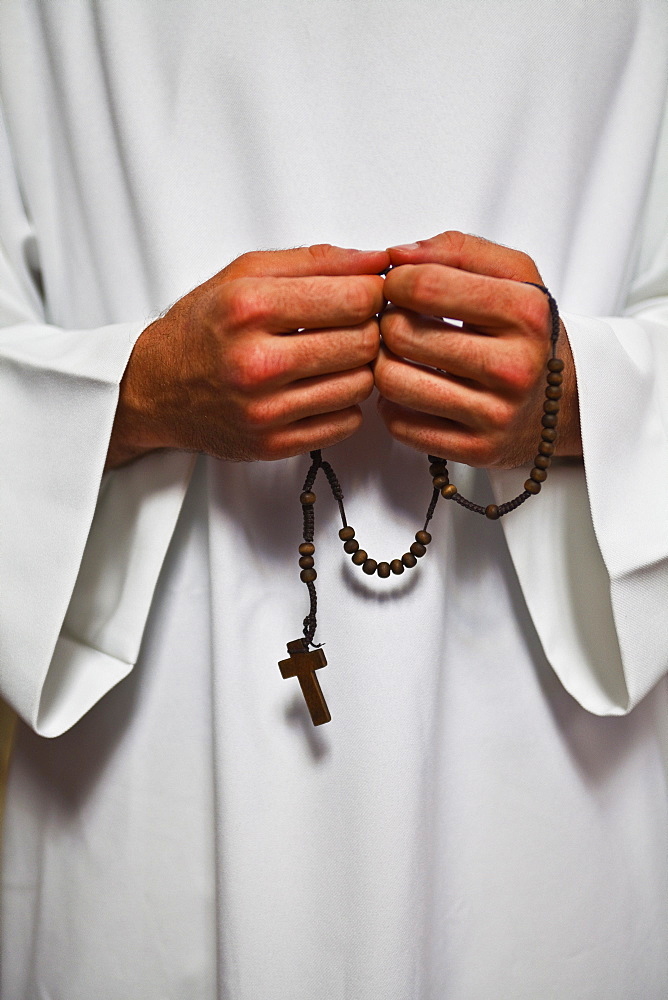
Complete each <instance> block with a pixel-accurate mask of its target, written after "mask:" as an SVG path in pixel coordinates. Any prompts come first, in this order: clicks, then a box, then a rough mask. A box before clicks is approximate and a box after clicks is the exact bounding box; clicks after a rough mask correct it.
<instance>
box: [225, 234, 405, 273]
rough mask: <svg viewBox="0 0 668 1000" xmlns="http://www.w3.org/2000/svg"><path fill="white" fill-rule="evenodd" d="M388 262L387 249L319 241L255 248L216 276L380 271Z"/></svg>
mask: <svg viewBox="0 0 668 1000" xmlns="http://www.w3.org/2000/svg"><path fill="white" fill-rule="evenodd" d="M389 264H390V255H389V253H388V252H387V250H348V249H345V248H343V247H335V246H331V245H330V244H329V243H318V244H315V245H314V246H310V247H295V248H293V249H290V250H255V251H252V252H250V253H245V254H242V255H241V257H237V258H236V260H233V261H232V263H231V264H229V265H228V266H227V267H226V268H224V270H223V271H221V272H220V274H219V275H217V277H224V278H225V279H229V278H239V277H276V278H278V277H306V276H308V275H336V274H341V275H343V274H379V273H380V272H381V271H384V270H385V269H386V268H387V267H388V266H389Z"/></svg>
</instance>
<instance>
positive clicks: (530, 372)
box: [496, 355, 539, 396]
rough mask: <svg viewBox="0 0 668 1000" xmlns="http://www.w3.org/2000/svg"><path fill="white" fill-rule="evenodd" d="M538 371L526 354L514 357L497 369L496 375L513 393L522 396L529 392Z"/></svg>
mask: <svg viewBox="0 0 668 1000" xmlns="http://www.w3.org/2000/svg"><path fill="white" fill-rule="evenodd" d="M538 373H539V369H538V368H537V366H536V365H534V364H533V363H532V362H531V359H530V358H528V357H527V356H526V355H521V356H519V357H514V358H513V359H512V360H509V361H508V362H507V363H506V364H505V365H503V366H502V367H501V368H499V369H498V370H497V373H496V374H497V377H498V378H499V379H500V381H501V382H502V383H503V384H504V386H506V388H507V389H508V390H509V391H510V392H512V393H513V395H517V396H524V395H526V393H527V392H530V391H531V390H532V389H533V387H534V385H535V383H536V378H537V375H538Z"/></svg>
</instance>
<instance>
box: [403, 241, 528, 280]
mask: <svg viewBox="0 0 668 1000" xmlns="http://www.w3.org/2000/svg"><path fill="white" fill-rule="evenodd" d="M389 254H390V259H391V261H392V265H393V267H397V266H399V265H401V264H427V263H432V264H445V265H447V266H448V267H456V268H459V269H460V270H463V271H472V272H474V273H476V274H486V275H488V276H489V277H491V278H508V279H510V280H512V281H536V282H538V283H539V284H542V278H541V276H540V273H539V271H538V268H537V267H536V265H535V263H534V261H533V260H532V259H531V257H529V255H528V254H526V253H523V252H522V251H521V250H513V249H512V248H511V247H505V246H502V245H501V244H499V243H492V242H491V241H490V240H485V239H483V238H482V237H481V236H473V235H471V234H469V233H460V232H458V231H456V230H449V231H448V232H445V233H439V235H438V236H433V237H432V238H431V239H428V240H420V241H419V242H418V243H410V244H407V245H404V246H396V247H390V249H389Z"/></svg>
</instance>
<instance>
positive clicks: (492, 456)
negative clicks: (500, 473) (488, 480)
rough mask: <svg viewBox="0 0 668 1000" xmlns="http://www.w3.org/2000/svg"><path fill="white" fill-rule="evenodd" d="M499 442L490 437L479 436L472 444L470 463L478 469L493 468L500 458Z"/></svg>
mask: <svg viewBox="0 0 668 1000" xmlns="http://www.w3.org/2000/svg"><path fill="white" fill-rule="evenodd" d="M500 456H501V449H500V447H499V444H498V442H496V441H494V440H492V439H491V438H489V437H484V438H477V439H476V440H475V441H473V442H472V443H471V445H470V464H471V465H472V466H473V467H474V468H476V469H492V468H494V467H495V466H496V465H497V464H498V462H499V459H500Z"/></svg>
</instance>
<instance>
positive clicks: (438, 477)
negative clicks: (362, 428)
mask: <svg viewBox="0 0 668 1000" xmlns="http://www.w3.org/2000/svg"><path fill="white" fill-rule="evenodd" d="M525 284H527V285H533V287H534V288H538V289H540V291H541V292H543V293H544V294H545V295H546V296H547V300H548V304H549V307H550V344H551V352H550V358H549V360H548V363H547V370H548V375H547V381H548V385H547V388H546V390H545V394H546V402H545V404H544V406H543V410H544V414H543V419H542V424H543V431H542V432H541V446H540V449H539V454H538V455H537V456H536V458H535V459H534V463H535V466H534V468H533V469H532V470H531V473H530V476H529V479H527V481H526V482H525V484H524V490H523V491H522V492H521V493H518V495H517V496H516V497H514V498H513V499H512V500H507V501H506V502H505V503H502V504H499V505H498V506H497V505H496V504H488V505H487V507H482V506H481V505H480V504H477V503H474V502H473V501H472V500H468V499H467V498H466V497H465V496H462V494H461V493H459V491H458V490H457V488H456V487H455V486H454V485H452V484H451V483H450V480H449V475H448V468H447V460H446V459H444V458H439V457H438V456H435V455H429V456H428V459H429V462H430V472H431V473H432V481H433V492H432V497H431V501H430V503H429V507H428V508H427V513H426V516H425V521H424V527H423V528H422V529H421V530H420V531H417V532H416V533H415V541H414V542H413V543H412V545H411V546H410V549H409V551H408V552H405V553H404V554H403V556H402V557H401V559H393V560H392V562H391V563H387V562H380V563H378V562H376V560H375V559H371V558H369V556H368V554H367V553H366V552H365V551H364V550H363V549H360V547H359V543H358V542H357V540H356V538H355V532H354V529H353V528H351V527H350V525H349V524H348V522H347V520H346V512H345V508H344V505H343V490H342V489H341V485H340V483H339V480H338V478H337V476H336V473H335V472H334V469H333V468H332V466H331V465H330V463H329V462H326V461H323V458H322V454H321V451H320V449H315V450H314V451H312V452H311V466H310V468H309V470H308V472H307V474H306V479H305V480H304V486H303V488H302V493H301V497H300V500H301V504H302V515H303V539H304V541H303V543H302V544H301V545H300V546H299V551H300V556H301V558H300V565H301V566H302V570H301V574H300V578H301V580H302V581H303V583H305V584H306V587H307V589H308V593H309V613H308V614H307V616H306V617H305V618H304V622H303V625H304V628H303V634H304V639H305V641H306V644H307V646H314V647H319V645H320V644H318V643H316V642H314V641H313V640H314V637H315V632H316V629H317V609H318V597H317V594H316V589H315V580H316V577H317V573H316V571H315V560H314V554H315V543H314V538H315V509H314V508H315V501H316V495H315V493H314V492H313V486H314V484H315V481H316V478H317V476H318V472H319V471H320V469H322V471H323V472H324V474H325V477H326V479H327V482H328V484H329V488H330V490H331V492H332V496H333V497H334V499H335V500H336V502H337V504H338V507H339V513H340V516H341V524H342V528H341V530H340V531H339V537H340V538H341V540H342V541H343V542H344V549H345V551H346V552H347V553H348V554H350V555H352V560H353V562H354V563H355V564H356V565H358V566H361V567H362V570H363V571H364V572H365V573H367V574H368V575H372V574H375V573H377V574H378V576H380V577H388V576H389V575H390V573H393V574H395V575H400V574H401V573H403V572H404V569H411V568H412V567H414V566H415V565H416V564H417V561H418V559H420V558H421V557H422V556H423V555H425V553H426V551H427V546H428V545H429V542H430V541H431V535H430V534H429V532H428V531H427V526H428V524H429V522H430V521H431V519H432V517H433V516H434V511H435V510H436V505H437V503H438V500H439V497H441V496H442V497H444V499H447V500H454V502H455V503H457V504H459V505H460V506H461V507H464V508H465V509H466V510H470V511H471V512H472V513H474V514H481V515H482V516H484V517H487V518H488V519H489V520H493V521H496V520H498V518H500V517H504V516H505V515H506V514H509V513H510V512H511V511H513V510H516V509H517V508H518V507H519V506H520V505H521V504H523V503H524V502H525V501H526V500H528V499H529V497H530V496H534V495H536V494H537V493H539V492H540V489H541V485H542V483H543V482H544V481H545V480H546V479H547V470H548V468H549V464H550V461H551V455H552V453H553V452H554V441H555V438H556V426H557V419H558V413H559V397H560V395H561V381H562V377H563V376H562V371H563V367H564V364H563V361H561V360H560V359H559V358H557V341H558V339H559V331H560V322H559V310H558V308H557V303H556V302H555V300H554V298H553V297H552V295H551V294H550V292H549V291H548V290H547V288H546V287H545V286H544V285H539V284H537V283H536V282H534V281H527V282H525ZM550 390H552V391H550Z"/></svg>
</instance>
